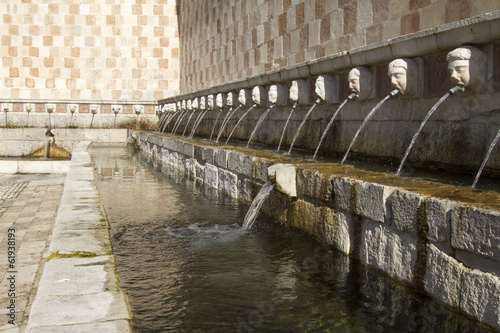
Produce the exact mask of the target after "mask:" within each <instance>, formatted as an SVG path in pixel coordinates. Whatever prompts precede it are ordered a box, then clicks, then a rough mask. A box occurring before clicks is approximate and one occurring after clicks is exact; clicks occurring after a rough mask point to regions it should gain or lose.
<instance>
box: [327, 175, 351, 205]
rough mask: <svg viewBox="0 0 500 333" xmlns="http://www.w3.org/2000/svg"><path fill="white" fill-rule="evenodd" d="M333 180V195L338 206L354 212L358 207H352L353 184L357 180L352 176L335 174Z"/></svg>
mask: <svg viewBox="0 0 500 333" xmlns="http://www.w3.org/2000/svg"><path fill="white" fill-rule="evenodd" d="M332 182H333V196H334V199H335V203H336V205H337V207H338V208H339V209H343V210H345V211H351V212H352V211H353V209H355V208H356V207H351V196H352V186H353V184H354V183H355V181H354V180H352V179H350V178H346V177H340V176H335V177H333V180H332ZM354 204H355V202H354Z"/></svg>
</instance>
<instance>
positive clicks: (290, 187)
mask: <svg viewBox="0 0 500 333" xmlns="http://www.w3.org/2000/svg"><path fill="white" fill-rule="evenodd" d="M296 178H297V177H296V169H295V167H294V166H293V165H285V166H283V167H282V168H279V169H277V170H276V190H278V191H280V192H281V193H283V194H285V195H287V196H289V197H292V198H295V197H297V182H296Z"/></svg>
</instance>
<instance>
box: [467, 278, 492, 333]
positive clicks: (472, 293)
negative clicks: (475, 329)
mask: <svg viewBox="0 0 500 333" xmlns="http://www.w3.org/2000/svg"><path fill="white" fill-rule="evenodd" d="M460 309H461V310H463V311H465V312H466V313H468V314H470V315H472V316H473V317H475V318H477V319H478V320H480V321H482V322H485V323H486V324H488V325H491V326H493V327H495V328H496V329H500V279H499V278H498V277H497V276H494V275H493V274H489V273H483V272H481V271H479V270H477V269H474V270H472V271H471V272H466V273H464V276H463V280H462V294H461V301H460Z"/></svg>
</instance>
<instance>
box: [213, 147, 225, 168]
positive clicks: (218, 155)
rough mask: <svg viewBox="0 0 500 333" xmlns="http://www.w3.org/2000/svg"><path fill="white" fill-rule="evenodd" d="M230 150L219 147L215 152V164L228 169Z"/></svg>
mask: <svg viewBox="0 0 500 333" xmlns="http://www.w3.org/2000/svg"><path fill="white" fill-rule="evenodd" d="M228 155H229V150H224V149H217V150H215V153H214V162H215V166H218V167H221V168H224V169H226V168H227V159H228Z"/></svg>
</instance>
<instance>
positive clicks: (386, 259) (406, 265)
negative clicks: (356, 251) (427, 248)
mask: <svg viewBox="0 0 500 333" xmlns="http://www.w3.org/2000/svg"><path fill="white" fill-rule="evenodd" d="M361 239H362V241H361V251H360V260H361V262H363V263H364V264H366V265H368V266H370V267H374V268H377V269H380V270H381V271H383V272H385V273H386V274H388V275H389V276H391V277H393V278H395V279H397V280H400V281H403V282H407V283H411V282H412V279H413V268H414V266H415V262H416V259H417V239H416V238H415V237H413V236H411V235H409V234H406V233H400V232H398V231H397V230H392V229H390V228H387V227H384V226H382V225H380V224H378V223H375V222H373V221H370V220H365V221H364V223H363V230H362V235H361Z"/></svg>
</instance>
